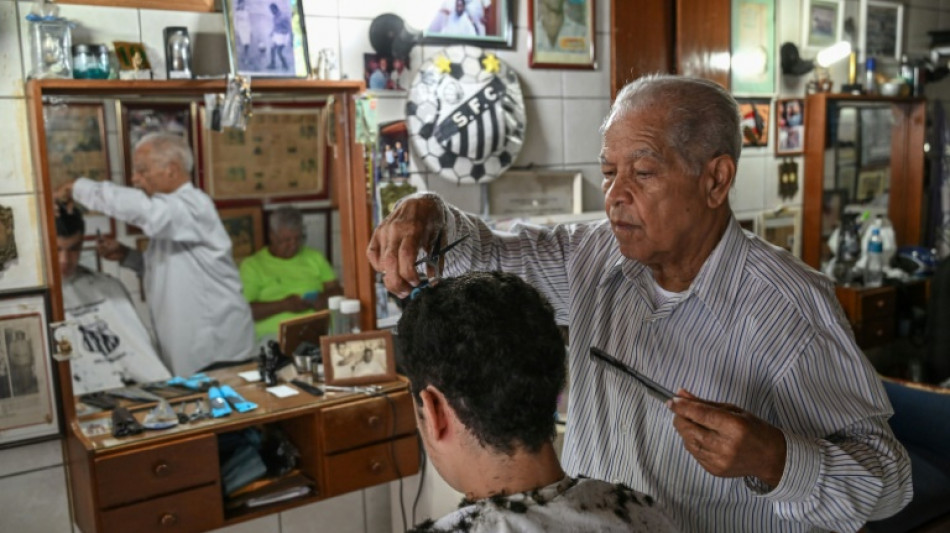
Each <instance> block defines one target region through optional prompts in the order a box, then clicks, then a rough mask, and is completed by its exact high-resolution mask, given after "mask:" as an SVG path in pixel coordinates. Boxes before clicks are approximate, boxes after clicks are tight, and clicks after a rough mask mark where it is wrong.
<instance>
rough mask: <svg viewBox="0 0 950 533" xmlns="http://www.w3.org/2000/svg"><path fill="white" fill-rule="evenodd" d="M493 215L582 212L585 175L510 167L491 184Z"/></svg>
mask: <svg viewBox="0 0 950 533" xmlns="http://www.w3.org/2000/svg"><path fill="white" fill-rule="evenodd" d="M487 187H488V214H489V215H490V216H492V217H493V218H502V217H530V216H546V215H564V214H574V215H576V214H580V213H581V211H582V210H583V208H584V202H583V196H582V195H583V187H584V176H583V174H582V173H581V172H578V171H576V170H537V171H509V172H505V173H504V174H503V175H502V176H501V177H500V178H498V179H497V180H495V181H492V182H491V183H489V184H488V186H487Z"/></svg>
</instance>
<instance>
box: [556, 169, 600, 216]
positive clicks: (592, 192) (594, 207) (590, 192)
mask: <svg viewBox="0 0 950 533" xmlns="http://www.w3.org/2000/svg"><path fill="white" fill-rule="evenodd" d="M565 168H567V169H568V170H580V171H581V172H583V173H584V190H583V193H582V194H583V198H584V205H583V207H582V210H583V211H584V212H585V213H588V212H592V211H596V212H603V211H604V192H603V190H602V189H601V187H600V184H601V182H602V181H603V180H604V175H603V174H602V173H601V172H600V164H599V163H598V164H596V165H593V164H588V165H571V164H568V165H566V166H565Z"/></svg>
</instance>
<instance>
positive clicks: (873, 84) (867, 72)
mask: <svg viewBox="0 0 950 533" xmlns="http://www.w3.org/2000/svg"><path fill="white" fill-rule="evenodd" d="M864 67H865V68H864V92H865V93H867V94H877V93H878V88H877V60H875V59H874V58H873V57H869V58H868V59H867V61H866V62H865V63H864Z"/></svg>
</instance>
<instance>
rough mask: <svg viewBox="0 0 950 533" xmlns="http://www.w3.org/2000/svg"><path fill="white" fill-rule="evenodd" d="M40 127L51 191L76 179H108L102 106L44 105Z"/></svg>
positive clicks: (103, 110) (106, 143) (107, 156)
mask: <svg viewBox="0 0 950 533" xmlns="http://www.w3.org/2000/svg"><path fill="white" fill-rule="evenodd" d="M43 124H44V126H45V130H46V158H47V164H48V165H49V176H50V188H51V189H53V190H55V189H56V187H59V186H60V185H62V184H63V183H66V182H67V181H69V180H74V179H76V178H79V177H84V178H89V179H91V180H96V181H105V180H108V179H109V177H110V174H109V154H108V149H107V146H108V142H107V139H106V126H105V108H104V107H103V105H102V104H73V103H70V104H47V105H44V106H43Z"/></svg>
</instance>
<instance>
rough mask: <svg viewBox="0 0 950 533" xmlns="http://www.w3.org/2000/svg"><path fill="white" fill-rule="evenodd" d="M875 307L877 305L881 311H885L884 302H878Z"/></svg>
mask: <svg viewBox="0 0 950 533" xmlns="http://www.w3.org/2000/svg"><path fill="white" fill-rule="evenodd" d="M875 305H877V307H878V308H879V309H883V308H884V300H878V301H877V302H875Z"/></svg>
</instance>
